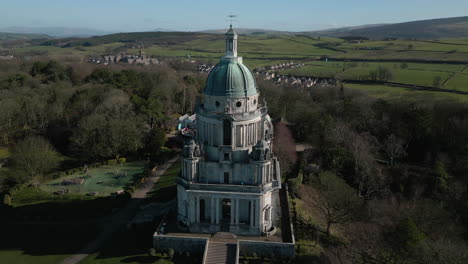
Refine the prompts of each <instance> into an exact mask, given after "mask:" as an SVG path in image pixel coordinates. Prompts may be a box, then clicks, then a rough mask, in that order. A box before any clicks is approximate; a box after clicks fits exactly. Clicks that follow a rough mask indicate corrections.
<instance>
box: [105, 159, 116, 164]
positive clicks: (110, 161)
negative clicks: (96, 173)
mask: <svg viewBox="0 0 468 264" xmlns="http://www.w3.org/2000/svg"><path fill="white" fill-rule="evenodd" d="M107 165H117V160H116V159H110V160H108V161H107Z"/></svg>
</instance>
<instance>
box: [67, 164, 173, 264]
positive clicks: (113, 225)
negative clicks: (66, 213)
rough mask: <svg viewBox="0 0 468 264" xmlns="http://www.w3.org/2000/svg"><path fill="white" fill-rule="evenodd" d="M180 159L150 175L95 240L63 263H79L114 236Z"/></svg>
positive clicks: (164, 165)
mask: <svg viewBox="0 0 468 264" xmlns="http://www.w3.org/2000/svg"><path fill="white" fill-rule="evenodd" d="M178 159H179V157H175V158H173V159H171V160H169V161H168V162H166V163H165V164H163V165H161V166H160V167H159V169H158V170H157V172H156V173H155V174H153V175H152V176H151V177H149V178H148V179H147V180H146V182H145V183H144V184H141V185H140V186H139V188H137V189H136V190H135V192H134V193H133V194H132V199H130V201H128V203H127V204H126V206H125V207H124V208H122V209H121V210H120V211H119V212H117V213H116V214H115V215H113V216H112V219H111V221H110V222H109V223H108V224H107V225H106V226H105V227H104V229H103V230H102V232H101V233H99V235H98V236H97V237H96V239H95V240H93V241H91V242H89V243H88V244H87V245H86V246H85V247H84V248H82V249H81V250H80V251H78V252H77V253H75V254H73V255H70V256H69V257H67V258H66V259H64V260H63V261H62V262H61V264H77V263H79V262H80V261H82V260H83V259H84V258H86V257H87V256H88V255H89V254H92V253H94V252H96V251H97V250H98V249H99V248H101V246H102V245H103V244H104V243H105V242H106V241H107V240H108V239H110V238H111V237H112V234H114V233H115V232H117V231H118V230H119V229H120V228H122V227H124V226H125V224H126V223H127V222H128V221H130V220H131V219H132V218H133V217H134V216H135V214H136V213H137V211H138V208H139V206H140V205H141V203H142V202H143V201H144V198H145V197H146V194H147V193H148V192H150V191H151V189H152V188H153V186H154V184H155V183H156V182H157V181H158V180H159V178H160V176H161V175H162V174H164V172H165V171H166V170H167V169H168V168H169V167H170V166H171V165H172V163H174V162H176V161H177V160H178ZM70 239H73V238H70Z"/></svg>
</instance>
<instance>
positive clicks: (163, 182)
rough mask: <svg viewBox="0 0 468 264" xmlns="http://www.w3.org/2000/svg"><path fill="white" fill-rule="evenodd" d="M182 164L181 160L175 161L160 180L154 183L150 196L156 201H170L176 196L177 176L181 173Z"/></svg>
mask: <svg viewBox="0 0 468 264" xmlns="http://www.w3.org/2000/svg"><path fill="white" fill-rule="evenodd" d="M180 171H181V164H180V160H178V161H176V162H174V163H173V164H172V165H171V167H169V168H168V169H167V170H166V171H165V172H164V174H163V175H161V177H160V178H159V180H158V182H157V183H156V184H155V185H154V187H153V189H152V190H151V192H149V193H148V197H150V199H151V200H155V201H169V200H172V199H174V198H175V197H176V194H177V188H176V178H177V176H178V175H179V174H180Z"/></svg>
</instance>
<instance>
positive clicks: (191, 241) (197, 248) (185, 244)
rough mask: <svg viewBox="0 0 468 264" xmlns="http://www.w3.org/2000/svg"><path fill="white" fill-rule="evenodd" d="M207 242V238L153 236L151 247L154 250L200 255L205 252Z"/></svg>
mask: <svg viewBox="0 0 468 264" xmlns="http://www.w3.org/2000/svg"><path fill="white" fill-rule="evenodd" d="M207 241H208V239H207V238H202V237H179V236H166V235H164V236H159V235H158V234H154V236H153V247H154V248H155V249H156V250H167V249H169V248H172V249H174V250H175V251H176V252H179V251H182V252H190V253H194V254H202V253H203V252H204V251H205V246H206V243H207Z"/></svg>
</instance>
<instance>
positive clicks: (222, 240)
mask: <svg viewBox="0 0 468 264" xmlns="http://www.w3.org/2000/svg"><path fill="white" fill-rule="evenodd" d="M237 247H238V243H237V237H235V236H234V235H233V234H230V233H221V232H220V233H216V234H215V235H213V236H212V237H211V238H210V239H209V240H208V242H207V249H206V251H205V256H204V257H203V264H238V263H239V256H238V255H237Z"/></svg>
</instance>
